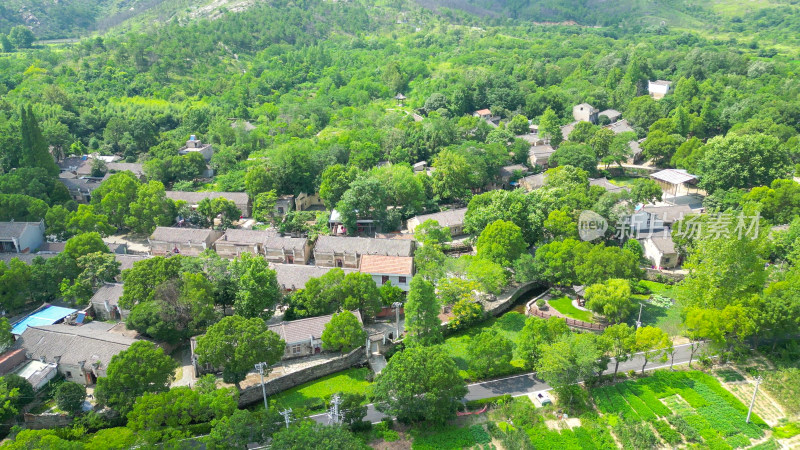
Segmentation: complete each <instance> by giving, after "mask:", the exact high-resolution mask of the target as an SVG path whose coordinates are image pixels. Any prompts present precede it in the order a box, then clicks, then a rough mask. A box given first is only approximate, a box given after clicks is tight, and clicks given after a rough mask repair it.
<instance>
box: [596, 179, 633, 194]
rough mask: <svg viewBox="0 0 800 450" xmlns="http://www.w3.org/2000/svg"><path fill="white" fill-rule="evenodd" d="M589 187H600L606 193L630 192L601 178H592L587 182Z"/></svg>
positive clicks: (628, 189)
mask: <svg viewBox="0 0 800 450" xmlns="http://www.w3.org/2000/svg"><path fill="white" fill-rule="evenodd" d="M589 185H591V186H600V187H602V188H603V189H605V190H607V191H608V192H619V191H630V190H631V189H630V188H629V187H627V186H617V185H616V184H613V183H611V182H610V181H608V179H607V178H606V177H603V178H592V179H590V180H589Z"/></svg>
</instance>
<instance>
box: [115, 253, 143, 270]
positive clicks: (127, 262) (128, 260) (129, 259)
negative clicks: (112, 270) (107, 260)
mask: <svg viewBox="0 0 800 450" xmlns="http://www.w3.org/2000/svg"><path fill="white" fill-rule="evenodd" d="M147 258H150V256H147V255H123V254H119V253H115V254H114V259H116V260H117V262H118V263H119V264H120V265H119V270H120V272H122V271H123V270H127V269H130V268H132V267H133V264H134V263H136V262H137V261H141V260H143V259H147Z"/></svg>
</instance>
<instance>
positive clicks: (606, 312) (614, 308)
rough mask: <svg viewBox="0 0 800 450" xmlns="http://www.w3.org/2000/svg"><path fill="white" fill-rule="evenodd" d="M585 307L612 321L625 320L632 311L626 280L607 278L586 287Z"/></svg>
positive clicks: (629, 286)
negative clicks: (600, 282)
mask: <svg viewBox="0 0 800 450" xmlns="http://www.w3.org/2000/svg"><path fill="white" fill-rule="evenodd" d="M586 300H587V303H586V307H587V308H589V309H590V310H592V311H593V312H595V313H597V314H600V315H603V316H605V317H606V318H607V319H608V320H609V321H611V322H613V323H619V322H621V321H623V320H625V319H626V318H627V317H628V316H629V315H630V313H631V311H633V307H634V303H633V300H631V285H630V283H629V282H628V280H620V279H615V278H612V279H609V280H606V281H605V282H603V283H602V284H593V285H591V286H589V287H587V288H586Z"/></svg>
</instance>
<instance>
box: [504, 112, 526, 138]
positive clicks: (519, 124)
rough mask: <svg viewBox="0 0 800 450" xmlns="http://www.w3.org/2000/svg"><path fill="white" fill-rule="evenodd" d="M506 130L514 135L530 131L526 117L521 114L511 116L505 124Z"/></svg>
mask: <svg viewBox="0 0 800 450" xmlns="http://www.w3.org/2000/svg"><path fill="white" fill-rule="evenodd" d="M507 129H508V131H510V132H511V133H513V134H514V135H520V134H528V133H530V126H529V125H528V118H527V117H525V116H523V115H522V114H517V115H516V116H514V117H512V118H511V121H509V122H508V126H507Z"/></svg>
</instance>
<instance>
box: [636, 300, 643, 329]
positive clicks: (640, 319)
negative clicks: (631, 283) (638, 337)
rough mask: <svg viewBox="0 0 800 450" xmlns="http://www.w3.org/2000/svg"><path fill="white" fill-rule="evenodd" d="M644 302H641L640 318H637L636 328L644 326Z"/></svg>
mask: <svg viewBox="0 0 800 450" xmlns="http://www.w3.org/2000/svg"><path fill="white" fill-rule="evenodd" d="M643 306H644V303H639V318H638V319H636V328H637V329H639V328H641V327H642V307H643Z"/></svg>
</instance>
